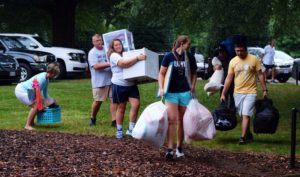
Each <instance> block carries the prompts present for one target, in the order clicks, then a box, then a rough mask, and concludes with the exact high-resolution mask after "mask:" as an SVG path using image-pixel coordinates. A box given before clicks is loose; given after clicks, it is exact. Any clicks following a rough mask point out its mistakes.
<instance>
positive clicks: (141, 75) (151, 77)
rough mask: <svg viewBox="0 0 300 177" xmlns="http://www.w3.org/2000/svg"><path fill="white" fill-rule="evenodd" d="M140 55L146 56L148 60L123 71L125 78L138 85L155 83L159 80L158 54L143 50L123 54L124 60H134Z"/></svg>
mask: <svg viewBox="0 0 300 177" xmlns="http://www.w3.org/2000/svg"><path fill="white" fill-rule="evenodd" d="M139 54H145V55H146V60H143V61H139V62H137V63H136V64H134V65H133V66H131V67H129V68H125V69H123V78H124V79H126V80H130V81H136V82H137V83H145V82H153V81H157V79H158V68H159V64H158V54H157V53H155V52H152V51H151V50H148V49H147V48H142V49H138V50H131V51H127V52H123V58H124V59H126V58H134V57H136V56H138V55H139Z"/></svg>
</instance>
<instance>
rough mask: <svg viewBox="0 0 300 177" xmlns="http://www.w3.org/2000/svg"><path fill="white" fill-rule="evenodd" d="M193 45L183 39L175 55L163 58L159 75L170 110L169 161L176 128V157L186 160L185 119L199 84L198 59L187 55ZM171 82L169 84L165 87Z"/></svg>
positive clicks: (183, 36)
mask: <svg viewBox="0 0 300 177" xmlns="http://www.w3.org/2000/svg"><path fill="white" fill-rule="evenodd" d="M190 43H191V39H190V38H189V37H188V36H186V35H181V36H179V37H178V38H177V39H176V40H175V42H174V45H173V49H172V51H171V52H170V53H168V54H166V55H165V57H164V58H163V60H162V63H161V68H160V72H159V81H158V82H159V92H160V96H164V97H165V103H166V106H167V107H168V109H167V112H168V120H169V127H168V133H167V144H168V150H167V153H166V158H168V159H172V158H173V154H174V152H173V137H174V135H175V134H176V133H175V130H176V125H178V128H177V148H176V156H177V157H182V156H184V153H183V150H182V143H183V138H184V132H183V115H184V113H185V110H186V106H187V105H188V103H189V101H190V100H191V99H192V95H193V94H194V92H195V85H196V81H197V72H196V71H197V65H196V60H195V57H194V56H192V55H191V54H189V53H188V52H187V51H188V49H189V48H190ZM170 65H172V72H171V74H170V76H169V77H170V78H166V73H167V70H168V67H169V66H170ZM168 81H169V83H165V82H168ZM165 84H169V86H168V87H164V85H165ZM164 88H168V90H164ZM177 122H178V123H177Z"/></svg>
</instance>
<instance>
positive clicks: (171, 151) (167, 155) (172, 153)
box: [165, 149, 174, 160]
mask: <svg viewBox="0 0 300 177" xmlns="http://www.w3.org/2000/svg"><path fill="white" fill-rule="evenodd" d="M173 155H174V152H173V150H172V149H168V151H167V153H166V155H165V157H166V159H170V160H171V159H173Z"/></svg>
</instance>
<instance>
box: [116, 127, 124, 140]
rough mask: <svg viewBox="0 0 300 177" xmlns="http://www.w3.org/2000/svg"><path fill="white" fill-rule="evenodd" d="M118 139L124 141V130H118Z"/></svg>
mask: <svg viewBox="0 0 300 177" xmlns="http://www.w3.org/2000/svg"><path fill="white" fill-rule="evenodd" d="M116 138H118V139H122V138H123V132H122V129H121V130H117V132H116Z"/></svg>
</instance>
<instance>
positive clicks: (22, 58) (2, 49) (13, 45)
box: [0, 35, 56, 82]
mask: <svg viewBox="0 0 300 177" xmlns="http://www.w3.org/2000/svg"><path fill="white" fill-rule="evenodd" d="M1 53H2V54H6V55H11V56H13V57H14V58H15V59H16V60H17V61H18V63H19V65H20V69H21V77H20V81H21V82H22V81H25V80H27V79H29V78H30V77H32V76H33V74H35V73H38V72H43V71H46V66H47V64H48V63H51V62H55V61H56V59H55V56H54V55H52V54H51V53H48V52H41V51H34V50H28V49H26V47H25V46H24V45H22V44H21V43H20V42H18V41H17V40H15V39H13V38H10V37H7V36H1V35H0V54H1Z"/></svg>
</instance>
